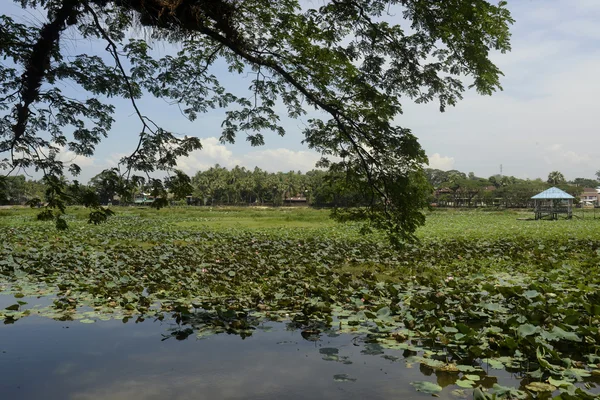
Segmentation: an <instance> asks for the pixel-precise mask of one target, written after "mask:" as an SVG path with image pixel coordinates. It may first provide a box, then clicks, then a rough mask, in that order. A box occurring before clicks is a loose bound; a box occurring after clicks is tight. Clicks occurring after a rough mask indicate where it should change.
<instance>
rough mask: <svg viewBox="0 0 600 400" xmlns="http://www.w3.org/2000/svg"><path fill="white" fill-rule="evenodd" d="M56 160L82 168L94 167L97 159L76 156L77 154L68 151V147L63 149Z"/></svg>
mask: <svg viewBox="0 0 600 400" xmlns="http://www.w3.org/2000/svg"><path fill="white" fill-rule="evenodd" d="M56 159H57V160H59V161H62V162H63V163H65V164H66V165H70V164H77V165H78V166H80V167H81V168H83V167H90V166H92V165H94V162H95V159H94V157H84V156H80V155H77V154H75V152H73V151H71V150H67V148H66V147H62V148H61V149H60V151H59V152H58V154H57V155H56Z"/></svg>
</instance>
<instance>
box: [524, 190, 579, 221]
mask: <svg viewBox="0 0 600 400" xmlns="http://www.w3.org/2000/svg"><path fill="white" fill-rule="evenodd" d="M531 199H532V200H533V201H534V209H533V211H534V213H535V219H542V218H545V217H549V218H550V219H558V214H565V215H566V217H567V218H568V219H571V218H572V217H573V199H574V197H573V196H571V195H570V194H569V193H567V192H565V191H563V190H560V189H559V188H556V187H551V188H550V189H547V190H544V191H543V192H542V193H539V194H536V195H535V196H533V197H532V198H531Z"/></svg>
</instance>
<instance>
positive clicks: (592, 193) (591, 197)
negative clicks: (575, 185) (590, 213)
mask: <svg viewBox="0 0 600 400" xmlns="http://www.w3.org/2000/svg"><path fill="white" fill-rule="evenodd" d="M599 192H600V191H599V190H598V189H594V188H584V189H583V193H581V195H580V196H579V198H580V199H581V203H582V204H583V205H587V206H595V205H598V204H599V203H600V193H599Z"/></svg>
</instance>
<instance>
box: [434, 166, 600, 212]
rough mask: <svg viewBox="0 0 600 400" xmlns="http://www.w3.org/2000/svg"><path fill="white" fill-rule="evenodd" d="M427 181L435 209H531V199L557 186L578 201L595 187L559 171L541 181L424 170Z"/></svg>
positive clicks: (599, 183) (592, 183)
mask: <svg viewBox="0 0 600 400" xmlns="http://www.w3.org/2000/svg"><path fill="white" fill-rule="evenodd" d="M425 173H426V175H427V179H428V180H429V182H430V183H431V185H432V186H433V188H434V190H433V192H432V197H431V203H432V204H433V205H435V206H438V207H506V208H528V207H532V200H531V197H532V196H535V195H536V194H538V193H540V192H542V191H544V190H546V189H548V188H550V187H552V186H556V187H558V188H559V189H562V190H564V191H565V192H567V193H569V194H571V195H572V196H574V197H575V201H576V202H578V200H579V196H580V195H581V193H582V192H583V190H584V188H586V187H590V188H596V187H597V186H599V185H600V182H599V180H600V171H598V173H596V176H597V177H598V180H596V179H587V178H576V179H573V180H572V181H567V180H566V179H565V177H564V175H563V174H562V173H560V172H558V171H552V172H550V174H548V178H547V179H546V180H545V181H544V180H542V179H540V178H538V179H519V178H516V177H514V176H502V175H493V176H490V177H489V178H482V177H477V176H475V174H474V173H473V172H469V173H468V174H465V173H464V172H461V171H457V170H451V171H442V170H438V169H426V170H425Z"/></svg>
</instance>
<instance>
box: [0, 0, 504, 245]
mask: <svg viewBox="0 0 600 400" xmlns="http://www.w3.org/2000/svg"><path fill="white" fill-rule="evenodd" d="M17 2H18V3H20V4H21V6H22V7H24V8H37V9H39V10H44V11H45V13H46V15H47V19H46V21H44V22H43V23H39V24H33V23H27V22H22V21H17V20H15V19H13V18H11V17H10V16H8V15H1V16H0V55H1V56H2V57H3V58H4V59H5V60H8V61H7V62H6V63H4V64H1V65H0V112H3V115H1V119H0V156H2V160H1V162H2V166H3V168H5V169H7V170H8V171H18V170H20V169H36V170H40V171H42V172H43V174H44V179H45V181H46V184H47V185H49V187H50V189H48V190H50V192H49V193H50V194H51V196H50V197H52V198H53V199H55V201H54V202H50V204H49V205H50V206H52V207H57V208H58V209H62V204H63V202H64V196H65V195H66V194H65V193H66V192H65V191H64V190H63V189H61V185H60V182H61V180H60V179H56V177H58V176H61V175H62V174H63V172H64V170H65V169H66V168H67V165H65V164H64V163H63V162H62V161H60V159H59V157H58V156H57V154H58V153H59V152H60V150H61V149H68V150H70V151H73V152H74V153H76V154H78V155H82V156H91V155H92V154H94V151H95V148H96V146H97V145H98V144H99V143H100V141H101V140H102V138H104V137H106V136H107V135H108V134H109V132H110V130H111V126H112V124H113V122H114V120H113V116H112V114H113V111H114V106H113V105H112V104H111V103H110V98H111V97H123V98H126V99H130V100H131V106H132V109H133V111H134V112H135V114H136V115H137V117H138V118H139V132H138V133H139V141H138V143H137V146H136V147H135V148H134V149H132V151H131V153H130V155H128V156H126V157H124V158H123V159H121V162H120V164H119V168H118V169H117V170H115V173H116V174H117V175H118V176H119V178H120V179H122V180H123V181H124V182H125V183H126V184H125V185H116V186H119V187H122V188H123V190H124V191H126V190H127V187H128V185H129V182H130V181H131V180H132V178H133V177H134V176H142V175H146V177H147V179H151V178H150V174H152V173H154V172H156V171H161V170H163V171H165V170H166V171H169V170H173V169H175V168H176V166H177V158H178V157H180V156H185V155H187V154H189V153H190V152H191V151H193V150H195V149H199V148H201V143H200V140H199V139H198V138H196V137H186V136H183V137H182V136H180V135H178V134H177V132H173V131H171V130H170V128H169V127H168V126H159V125H158V124H156V123H155V122H154V121H153V120H152V119H151V117H150V116H148V115H146V114H145V113H144V110H143V109H142V108H140V107H139V106H138V104H137V102H136V100H137V99H139V98H140V97H142V96H146V95H152V96H156V97H159V98H163V99H166V100H167V101H168V102H170V103H171V104H173V105H176V106H179V107H180V109H181V110H182V113H183V114H184V115H185V116H186V117H187V118H189V119H191V120H194V119H196V118H198V117H199V116H200V115H201V114H202V113H205V112H207V111H208V110H210V109H213V108H225V109H226V110H227V112H226V117H225V119H224V121H223V123H222V127H223V129H222V132H221V136H220V138H221V140H222V141H223V142H233V141H234V140H235V138H236V135H237V134H239V133H242V134H245V136H246V139H247V140H248V141H249V142H250V143H251V144H252V145H262V144H263V143H264V141H265V136H264V135H265V133H266V132H268V131H274V132H275V133H276V134H279V135H284V134H285V130H284V128H283V126H282V123H281V116H280V113H279V112H278V111H276V106H281V105H282V106H283V107H284V109H285V113H286V114H287V115H288V116H289V117H292V118H297V117H300V116H303V115H305V114H306V113H307V110H309V109H316V110H319V111H320V113H319V114H318V115H319V116H321V115H322V116H323V117H310V118H308V120H307V121H306V123H305V128H304V132H303V133H304V137H305V139H304V142H305V143H306V144H307V145H308V146H309V147H310V148H312V149H315V150H317V151H319V152H320V153H321V154H322V155H323V158H322V160H321V161H320V164H319V165H320V166H322V167H328V168H330V169H331V170H332V171H335V172H339V173H343V174H344V176H345V177H346V180H345V182H346V183H347V186H348V187H350V188H351V189H352V190H353V191H356V190H358V191H360V192H361V193H362V195H363V196H364V198H365V199H367V200H368V202H367V204H368V206H367V207H364V208H356V209H352V210H348V211H347V212H346V213H342V214H338V216H340V218H342V219H347V218H356V219H363V220H366V221H368V223H369V224H370V225H371V226H375V227H376V228H384V229H387V230H388V231H389V232H390V233H391V234H392V236H393V237H395V238H397V239H399V240H404V239H410V238H412V237H413V232H414V230H415V229H416V227H417V226H418V225H420V224H422V223H423V221H424V217H423V215H422V213H421V209H422V207H423V206H424V205H425V204H426V199H427V196H428V194H429V189H428V187H427V184H426V179H425V177H424V174H423V171H422V168H423V165H425V164H426V163H427V157H426V155H425V152H424V151H423V149H422V148H421V147H420V145H419V143H418V141H417V139H416V137H415V136H414V135H413V134H412V133H411V131H410V130H409V129H408V128H407V127H404V126H402V124H401V123H400V124H399V123H398V122H399V121H400V122H401V118H400V115H401V114H402V102H401V101H402V100H403V99H407V100H412V101H415V102H417V103H425V102H430V101H434V100H436V101H438V102H439V108H440V110H441V111H443V110H444V109H445V108H446V107H447V106H452V105H455V104H456V102H457V101H458V100H459V99H460V98H461V93H463V92H464V90H466V89H467V88H468V87H473V88H475V89H476V90H477V92H479V93H481V94H491V93H492V92H494V91H495V90H497V89H499V88H500V81H499V79H500V76H501V72H500V70H499V69H498V68H497V66H496V65H495V64H494V63H493V62H492V61H491V60H490V52H491V51H493V50H498V51H500V52H505V51H507V50H509V48H510V47H509V46H510V44H509V39H510V33H509V25H510V24H511V23H512V19H511V16H510V13H509V11H508V10H507V8H506V2H505V1H498V2H493V1H486V0H447V1H437V0H326V1H323V2H317V3H318V4H317V3H311V2H302V1H300V0H281V1H271V0H18V1H17ZM140 27H143V28H144V30H143V31H144V34H143V35H142V34H139V35H137V36H136V35H135V34H134V33H132V32H139V31H140V29H133V28H140ZM67 35H69V36H70V37H73V36H79V37H82V38H85V39H90V40H92V42H91V43H94V44H96V45H98V43H100V44H99V46H102V48H105V49H106V52H107V54H108V55H110V57H109V58H106V57H99V56H95V55H87V54H77V55H71V56H70V57H67V56H66V53H65V51H64V46H65V44H64V43H65V40H64V37H65V36H67ZM156 42H164V43H170V44H177V45H178V51H177V52H176V54H174V55H167V56H163V57H156V56H155V55H154V53H153V52H152V43H156ZM223 63H224V64H226V66H227V69H228V71H229V73H231V74H242V75H248V76H249V77H250V78H248V80H249V88H248V89H249V90H248V91H247V92H244V93H241V94H240V93H236V90H237V88H230V87H226V85H224V84H222V82H221V81H220V80H219V79H218V78H217V76H216V75H215V74H216V72H215V69H216V68H218V67H220V68H222V65H224V64H223ZM64 82H69V84H71V85H77V86H79V87H80V88H82V89H83V91H84V92H85V93H87V95H82V96H81V97H80V98H72V97H68V96H66V95H65V94H64V93H63V91H62V90H61V87H62V86H61V85H62V84H63V83H64ZM466 82H468V83H466ZM68 168H69V170H70V171H71V173H73V174H77V173H78V172H79V171H80V168H79V167H78V166H77V165H75V164H71V165H69V166H68ZM186 178H187V177H184V176H182V175H181V174H175V175H174V176H172V177H171V179H170V181H169V185H170V186H171V187H174V186H175V187H185V185H186V184H188V183H189V178H187V180H186ZM152 179H153V178H152ZM178 179H180V180H182V182H181V183H180V184H179V183H178V182H177V180H178ZM153 184H154V187H155V189H156V191H157V192H160V191H164V190H166V188H165V184H164V182H163V181H161V180H158V179H153ZM48 211H50V210H48ZM100 212H101V211H100ZM54 217H55V218H56V219H57V226H64V223H62V222H61V216H60V212H58V213H55V214H54Z"/></svg>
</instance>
